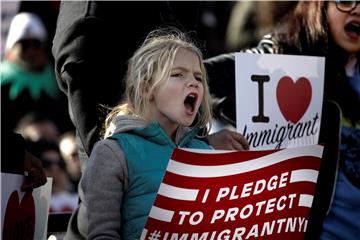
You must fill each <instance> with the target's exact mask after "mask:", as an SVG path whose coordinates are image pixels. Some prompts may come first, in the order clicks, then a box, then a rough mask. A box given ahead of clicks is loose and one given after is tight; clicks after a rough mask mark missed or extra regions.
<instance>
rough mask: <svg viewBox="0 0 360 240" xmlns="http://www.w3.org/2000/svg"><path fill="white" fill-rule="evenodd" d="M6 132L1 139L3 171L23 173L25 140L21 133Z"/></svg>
mask: <svg viewBox="0 0 360 240" xmlns="http://www.w3.org/2000/svg"><path fill="white" fill-rule="evenodd" d="M5 132H6V133H5V136H2V138H3V141H1V147H2V151H1V172H6V173H17V174H23V173H24V157H25V140H24V138H23V137H22V136H21V135H20V134H17V133H13V132H10V131H7V130H5Z"/></svg>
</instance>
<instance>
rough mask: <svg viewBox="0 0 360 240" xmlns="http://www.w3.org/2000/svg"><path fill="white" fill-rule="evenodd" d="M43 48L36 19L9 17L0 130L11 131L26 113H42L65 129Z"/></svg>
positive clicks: (0, 72)
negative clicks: (10, 18) (6, 129)
mask: <svg viewBox="0 0 360 240" xmlns="http://www.w3.org/2000/svg"><path fill="white" fill-rule="evenodd" d="M2 4H3V3H2ZM47 47H48V34H47V30H46V28H45V25H44V23H43V22H42V20H41V19H40V17H39V16H37V15H36V14H34V13H29V12H21V13H18V14H16V15H15V16H14V17H13V19H12V20H11V23H10V26H9V31H8V35H7V38H6V43H5V48H4V59H3V60H2V61H1V63H0V76H1V105H2V108H1V114H2V122H1V127H2V128H9V129H11V130H13V129H14V127H15V124H16V123H17V122H18V121H19V119H20V118H22V117H23V116H24V115H25V114H27V113H28V112H29V111H38V112H44V113H46V114H47V115H49V116H52V118H53V119H57V121H58V122H59V123H60V122H61V123H62V124H61V126H64V128H68V127H69V116H68V112H67V104H66V99H65V97H64V96H61V95H60V91H59V88H58V86H57V84H56V80H55V75H54V69H53V65H52V63H51V61H50V59H49V57H48V56H49V54H48V50H47ZM54 109H56V110H54ZM67 130H68V129H67Z"/></svg>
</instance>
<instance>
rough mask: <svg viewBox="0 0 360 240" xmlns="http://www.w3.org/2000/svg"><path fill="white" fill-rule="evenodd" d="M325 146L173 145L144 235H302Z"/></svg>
mask: <svg viewBox="0 0 360 240" xmlns="http://www.w3.org/2000/svg"><path fill="white" fill-rule="evenodd" d="M322 152H323V147H322V146H321V145H311V146H307V147H300V148H287V149H281V150H264V151H215V150H194V149H175V150H174V152H173V154H172V156H171V158H170V160H169V163H168V166H167V169H166V172H165V175H164V178H163V181H162V183H161V185H160V187H159V190H158V194H157V197H156V199H155V202H154V204H153V206H152V208H151V211H150V214H149V216H148V220H147V223H146V225H145V228H144V230H143V232H142V235H141V238H140V239H146V240H180V239H181V240H215V239H229V240H235V239H261V238H262V239H303V238H304V234H305V231H306V227H307V223H308V219H309V215H310V209H311V206H312V201H313V196H314V192H315V185H316V182H317V177H318V173H319V169H320V160H321V157H322Z"/></svg>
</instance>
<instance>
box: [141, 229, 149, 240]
mask: <svg viewBox="0 0 360 240" xmlns="http://www.w3.org/2000/svg"><path fill="white" fill-rule="evenodd" d="M147 232H148V230H147V229H146V228H144V229H143V231H142V233H141V236H140V240H145V237H146V234H147Z"/></svg>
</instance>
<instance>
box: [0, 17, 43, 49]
mask: <svg viewBox="0 0 360 240" xmlns="http://www.w3.org/2000/svg"><path fill="white" fill-rule="evenodd" d="M29 38H32V39H37V40H40V41H41V42H45V41H46V39H47V32H46V28H45V26H44V24H43V22H42V21H41V19H40V18H39V17H38V16H37V15H35V14H33V13H26V12H22V13H19V14H17V15H16V16H15V17H14V18H13V19H12V20H11V24H10V28H9V33H8V37H7V40H6V45H5V52H7V51H9V50H10V49H11V48H12V47H13V46H14V45H15V43H17V42H18V41H20V40H23V39H29Z"/></svg>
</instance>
